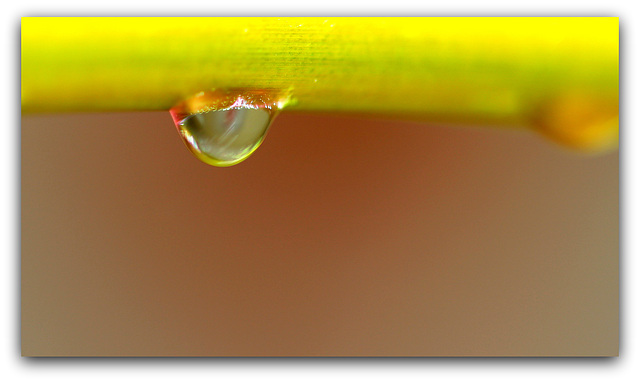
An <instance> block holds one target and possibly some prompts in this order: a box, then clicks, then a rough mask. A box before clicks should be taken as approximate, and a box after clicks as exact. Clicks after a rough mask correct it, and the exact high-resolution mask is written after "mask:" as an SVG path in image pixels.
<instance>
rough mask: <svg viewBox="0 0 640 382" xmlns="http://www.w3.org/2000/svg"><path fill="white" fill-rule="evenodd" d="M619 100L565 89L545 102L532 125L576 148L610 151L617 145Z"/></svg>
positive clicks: (544, 133)
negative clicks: (564, 91) (565, 90)
mask: <svg viewBox="0 0 640 382" xmlns="http://www.w3.org/2000/svg"><path fill="white" fill-rule="evenodd" d="M618 112H619V111H618V100H617V99H615V100H612V99H610V98H606V97H601V96H599V95H598V94H589V93H588V92H586V91H581V92H577V91H575V92H566V93H564V94H561V95H558V96H556V97H554V98H553V99H551V100H550V101H549V102H544V103H542V105H541V107H540V108H539V110H538V112H537V113H535V114H534V118H533V121H532V122H533V125H534V126H535V127H536V128H537V129H538V131H539V132H541V133H542V134H543V135H546V136H547V137H549V138H551V139H552V140H554V141H556V142H558V143H560V144H562V145H564V146H566V147H570V148H573V149H576V150H580V151H586V152H598V151H607V150H610V149H612V148H614V147H617V146H618V134H619V133H618V128H619V127H618V125H619V121H618Z"/></svg>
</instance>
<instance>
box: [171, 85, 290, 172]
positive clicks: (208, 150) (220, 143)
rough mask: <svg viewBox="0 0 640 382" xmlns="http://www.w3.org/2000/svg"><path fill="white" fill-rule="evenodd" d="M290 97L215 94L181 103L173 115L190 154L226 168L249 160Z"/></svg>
mask: <svg viewBox="0 0 640 382" xmlns="http://www.w3.org/2000/svg"><path fill="white" fill-rule="evenodd" d="M287 102H288V97H286V96H283V95H282V94H281V93H278V92H275V91H272V90H246V89H232V90H214V91H207V92H201V93H198V94H196V95H195V96H193V97H191V98H189V99H187V100H185V101H183V102H180V103H179V104H177V105H176V106H174V107H173V108H172V109H171V110H170V112H171V116H172V117H173V121H174V122H175V124H176V128H177V129H178V132H179V133H180V135H181V136H182V138H183V140H184V142H185V144H186V145H187V147H188V148H189V150H191V152H192V153H193V154H194V155H195V156H196V157H197V158H198V159H200V160H201V161H203V162H204V163H207V164H210V165H212V166H218V167H227V166H232V165H235V164H238V163H240V162H242V161H243V160H245V159H247V158H248V157H249V156H250V155H251V154H252V153H253V152H254V151H255V150H256V149H257V148H258V147H259V146H260V144H261V143H262V141H263V140H264V137H265V135H266V134H267V131H268V130H269V126H270V125H271V123H272V122H273V119H274V118H275V116H276V115H277V114H278V112H279V111H280V110H281V109H282V107H284V105H285V104H286V103H287Z"/></svg>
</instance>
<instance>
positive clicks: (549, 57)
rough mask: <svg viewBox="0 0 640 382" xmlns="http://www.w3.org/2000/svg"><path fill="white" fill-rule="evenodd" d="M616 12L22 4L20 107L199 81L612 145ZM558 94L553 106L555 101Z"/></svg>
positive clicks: (129, 102) (183, 87)
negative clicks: (353, 13)
mask: <svg viewBox="0 0 640 382" xmlns="http://www.w3.org/2000/svg"><path fill="white" fill-rule="evenodd" d="M618 32H619V28H618V19H617V18H23V19H22V106H23V112H60V111H102V110H158V109H166V110H168V109H169V108H171V107H172V106H174V105H175V104H176V103H178V102H180V101H182V100H184V99H186V98H188V97H191V96H193V95H194V94H197V93H198V92H200V91H206V90H212V89H235V88H249V89H273V90H274V91H282V90H284V89H289V90H290V91H291V94H292V97H293V98H294V100H295V101H296V102H295V103H292V104H291V105H290V106H288V107H287V109H292V110H309V111H326V112H357V113H378V114H387V115H393V116H400V117H404V118H416V119H421V120H426V121H446V122H460V123H465V124H471V125H476V124H491V125H504V126H510V127H512V126H523V127H529V128H535V129H540V130H541V131H543V132H544V133H545V134H546V135H548V136H550V137H552V138H554V139H556V140H557V141H559V142H561V143H563V144H565V145H569V146H572V147H576V148H579V149H587V150H589V149H603V148H611V147H615V146H617V137H618V123H617V120H618V119H617V118H618V45H619V38H618ZM565 107H566V110H565Z"/></svg>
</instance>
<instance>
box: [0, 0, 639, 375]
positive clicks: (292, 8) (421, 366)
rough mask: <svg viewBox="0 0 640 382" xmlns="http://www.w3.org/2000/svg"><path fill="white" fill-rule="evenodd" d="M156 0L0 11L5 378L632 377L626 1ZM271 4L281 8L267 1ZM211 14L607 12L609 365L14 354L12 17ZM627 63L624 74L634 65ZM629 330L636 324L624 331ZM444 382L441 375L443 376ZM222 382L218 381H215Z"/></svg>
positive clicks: (633, 82)
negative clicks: (613, 270)
mask: <svg viewBox="0 0 640 382" xmlns="http://www.w3.org/2000/svg"><path fill="white" fill-rule="evenodd" d="M167 3H168V5H165V4H164V3H163V2H159V1H157V0H156V1H153V2H152V1H143V2H136V3H133V2H132V1H131V0H127V1H123V0H112V1H109V2H108V3H107V4H108V5H104V4H103V3H102V2H100V3H96V4H89V3H88V2H80V1H65V0H61V1H53V2H46V1H8V2H4V3H3V5H2V8H3V10H2V12H1V17H2V27H3V29H4V30H3V33H2V48H3V49H2V51H3V53H4V54H3V58H4V59H3V60H2V63H3V70H2V75H3V81H2V82H1V83H2V84H3V92H2V97H3V99H2V103H1V104H2V108H3V109H2V111H3V113H2V115H3V116H9V117H8V123H5V124H4V126H3V128H2V131H3V132H4V134H3V135H2V139H0V142H1V145H2V147H1V148H0V155H1V160H0V163H1V171H2V173H1V174H2V179H3V181H4V183H3V187H2V189H1V190H2V199H1V200H2V201H1V203H2V204H0V209H1V211H2V221H1V222H2V226H1V227H0V228H1V229H0V234H1V235H2V240H1V241H0V243H2V244H3V247H4V249H5V250H4V251H2V254H1V256H0V258H1V259H2V264H1V265H0V272H2V273H1V274H0V283H1V287H0V290H1V295H0V296H1V297H0V303H1V306H2V307H3V308H5V309H3V310H2V313H3V314H1V315H0V320H1V325H0V328H1V329H0V330H2V332H0V338H1V339H2V342H1V343H2V347H1V350H0V352H1V353H0V354H1V356H2V357H1V358H0V375H1V376H3V377H4V376H9V378H8V379H6V378H3V380H7V381H14V380H15V381H17V380H20V381H31V380H40V379H45V378H46V379H47V380H51V379H54V380H57V379H64V380H65V381H86V380H91V381H96V380H97V381H113V380H114V379H118V380H120V379H122V378H125V379H134V378H135V379H143V378H144V380H153V381H165V380H170V381H173V380H175V379H185V378H188V379H197V380H200V379H207V380H210V379H211V378H215V377H228V379H230V380H238V379H244V378H247V377H254V378H257V379H260V380H264V379H267V380H277V381H287V380H292V381H300V380H304V381H307V380H311V381H316V380H317V381H323V382H324V381H327V380H333V379H334V378H336V377H338V378H345V379H346V378H348V379H358V380H374V381H376V380H385V381H386V380H389V379H390V378H392V379H396V378H401V379H405V378H408V379H416V380H417V379H420V380H424V378H425V377H445V378H447V377H449V378H457V377H466V378H470V379H472V380H490V381H536V382H539V381H541V380H548V379H552V380H556V379H562V380H579V381H602V380H604V379H605V378H606V379H610V378H613V379H615V380H629V379H630V377H632V376H635V377H638V376H640V359H639V358H640V357H639V356H638V355H639V351H638V346H639V345H640V341H639V340H638V333H639V331H638V329H637V324H638V323H640V317H639V314H638V302H639V301H640V293H638V287H639V285H640V273H639V269H638V264H639V263H640V260H638V256H640V247H639V243H638V241H639V239H638V238H639V237H640V235H638V232H637V228H638V224H637V219H638V216H639V214H638V212H640V211H639V210H638V208H639V203H638V202H637V201H636V200H637V199H636V198H634V197H633V195H640V184H639V183H638V176H637V175H638V173H637V172H634V171H632V169H633V168H638V167H640V160H639V156H640V150H637V149H636V150H635V151H634V147H635V148H637V147H639V146H638V134H639V133H638V129H639V128H640V125H639V123H638V112H637V110H638V108H637V105H638V104H639V102H638V99H637V96H636V97H634V95H635V94H637V93H636V91H637V90H638V75H637V70H638V69H637V68H640V63H639V60H638V48H639V47H640V39H639V38H638V37H639V36H638V33H639V28H640V27H639V25H640V18H639V14H638V12H637V10H638V8H637V5H635V4H634V3H640V2H637V1H635V2H634V1H587V0H583V1H573V2H567V1H564V2H562V1H558V0H551V1H549V0H538V1H519V2H518V1H490V0H485V1H454V0H450V1H446V2H441V1H440V2H437V3H436V4H429V3H427V2H425V3H418V2H415V3H414V2H412V1H409V2H407V1H398V0H394V1H391V2H389V3H385V4H382V5H379V4H376V2H374V1H371V0H369V1H366V2H365V1H357V2H352V3H349V4H348V5H347V6H346V7H345V6H344V4H346V3H347V2H344V1H336V0H324V1H322V2H315V3H306V2H304V1H303V0H298V1H296V2H276V1H264V0H263V1H253V0H249V1H242V2H241V3H238V2H225V3H221V4H217V3H215V2H213V1H184V0H182V1H173V2H167ZM278 3H280V4H278ZM39 15H41V16H65V15H69V16H91V15H104V16H125V15H139V16H145V15H148V16H176V15H190V16H205V15H206V16H212V15H252V16H254V15H255V16H257V15H292V16H293V15H354V16H357V15H367V16H373V15H379V16H387V15H395V16H401V15H412V16H418V15H419V16H473V15H481V16H487V15H496V16H510V15H516V16H520V15H522V16H525V15H526V16H554V15H557V16H599V15H603V16H618V17H620V18H621V19H620V24H621V37H622V38H621V114H622V119H621V121H622V123H621V151H620V152H621V167H620V170H621V171H620V177H621V189H620V190H621V199H620V205H621V239H622V240H621V259H620V260H621V261H620V264H621V349H620V358H619V359H618V358H609V359H464V360H460V359H408V360H394V359H355V360H353V359H351V360H349V359H298V360H295V359H294V360H287V359H284V360H278V359H254V360H229V359H118V360H110V359H80V360H78V359H68V360H55V359H53V360H31V359H24V358H21V357H20V345H19V332H18V330H19V306H20V305H19V304H20V302H19V253H18V251H19V240H20V236H19V235H20V225H19V213H20V211H19V197H20V188H19V187H20V184H19V182H20V167H19V148H20V147H19V136H20V135H19V132H20V130H19V125H20V114H19V108H20V97H19V89H20V84H19V81H20V77H19V70H20V64H19V54H20V53H19V49H20V46H19V44H20V40H19V36H20V35H19V33H20V17H22V16H39ZM634 68H635V70H634ZM634 324H635V325H634ZM447 379H448V378H447ZM225 380H227V378H225Z"/></svg>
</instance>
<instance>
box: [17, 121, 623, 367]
mask: <svg viewBox="0 0 640 382" xmlns="http://www.w3.org/2000/svg"><path fill="white" fill-rule="evenodd" d="M21 202H22V222H21V223H22V354H23V355H25V356H74V355H77V356H94V355H95V356H108V355H113V356H127V355H136V356H155V355H162V356H190V355H203V356H204V355H212V356H261V355H266V356H314V355H319V356H422V355H433V356H436V355H437V356H450V355H455V356H465V355H502V356H510V355H531V356H540V355H549V356H553V355H566V356H574V355H609V356H611V355H617V354H618V153H617V152H614V153H611V154H607V155H601V156H584V155H579V154H575V153H573V152H569V151H565V150H563V149H561V148H558V147H557V146H555V145H554V144H553V143H549V142H546V141H544V140H543V139H542V138H540V137H538V136H536V135H534V134H530V133H526V132H519V131H515V132H514V131H500V130H491V129H474V128H455V127H440V126H433V125H428V124H419V123H413V122H400V121H388V120H382V119H364V118H356V117H344V116H335V115H307V114H295V113H291V114H288V113H284V114H282V115H281V116H280V117H279V118H278V119H277V120H276V122H275V123H274V126H273V127H272V130H271V131H270V133H269V136H268V137H267V140H266V141H265V143H264V144H263V146H262V147H261V148H260V149H258V150H257V151H256V153H255V154H254V155H253V156H252V157H251V158H250V159H248V160H247V161H246V162H244V163H242V164H240V165H238V166H235V167H230V168H213V167H209V166H207V165H205V164H202V163H200V162H199V161H198V160H197V159H195V158H194V157H193V156H192V155H191V154H190V153H189V152H188V150H187V149H186V147H185V146H184V144H183V143H182V141H181V139H180V138H179V136H178V134H177V132H176V130H175V127H174V126H173V123H172V121H171V117H170V116H169V113H167V112H147V113H113V114H73V115H56V116H33V115H32V116H23V117H22V200H21Z"/></svg>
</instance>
